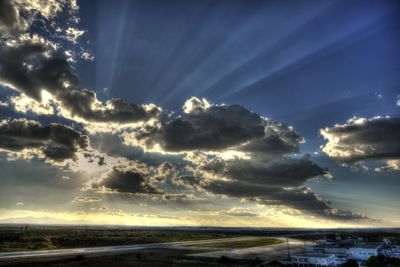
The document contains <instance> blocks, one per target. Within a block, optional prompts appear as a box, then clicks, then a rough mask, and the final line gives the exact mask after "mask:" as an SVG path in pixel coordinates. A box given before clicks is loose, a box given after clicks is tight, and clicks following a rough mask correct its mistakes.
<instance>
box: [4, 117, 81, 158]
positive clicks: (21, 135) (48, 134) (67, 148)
mask: <svg viewBox="0 0 400 267" xmlns="http://www.w3.org/2000/svg"><path fill="white" fill-rule="evenodd" d="M87 145H88V140H87V136H85V135H83V134H82V133H80V132H78V131H75V130H74V129H72V128H70V127H68V126H65V125H62V124H57V123H51V124H49V125H41V124H40V123H39V122H36V121H32V120H27V119H14V120H2V121H0V149H2V150H6V151H14V152H21V151H23V150H25V149H27V150H29V149H39V150H40V151H41V152H42V153H43V154H44V155H45V156H46V157H47V158H49V159H52V160H55V161H63V160H65V159H73V158H74V157H75V153H76V152H77V151H78V150H79V149H84V148H86V147H87Z"/></svg>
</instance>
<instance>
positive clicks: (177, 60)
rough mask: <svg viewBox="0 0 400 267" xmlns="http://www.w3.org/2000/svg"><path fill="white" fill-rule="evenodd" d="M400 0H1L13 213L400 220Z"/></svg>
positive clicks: (2, 164)
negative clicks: (399, 0)
mask: <svg viewBox="0 0 400 267" xmlns="http://www.w3.org/2000/svg"><path fill="white" fill-rule="evenodd" d="M399 47H400V4H399V2H398V1H390V0H388V1H372V0H367V1H356V0H352V1H333V0H332V1H256V0H253V1H245V0H237V1H223V0H219V1H215V0H212V1H196V0H190V1H187V0H185V1H184V0H168V1H161V0H158V1H156V0H154V1H148V0H142V1H138V0H115V1H106V0H94V1H76V0H54V1H39V0H31V1H22V0H5V1H0V170H1V172H0V182H1V186H0V223H49V224H107V225H111V224H112V225H141V226H235V227H313V228H324V227H400V208H399V205H398V203H400V196H399V193H398V192H399V189H400V179H399V178H400V75H398V74H399V73H400V61H399V58H400V49H399Z"/></svg>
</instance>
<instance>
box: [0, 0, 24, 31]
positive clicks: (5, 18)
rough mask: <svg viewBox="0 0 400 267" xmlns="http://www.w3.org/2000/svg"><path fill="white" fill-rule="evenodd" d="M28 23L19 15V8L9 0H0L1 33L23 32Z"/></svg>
mask: <svg viewBox="0 0 400 267" xmlns="http://www.w3.org/2000/svg"><path fill="white" fill-rule="evenodd" d="M26 27H27V23H26V21H24V20H22V19H21V18H20V16H19V11H18V9H17V8H16V7H15V6H14V5H13V4H12V2H11V1H9V0H2V1H0V35H9V34H15V33H19V32H22V31H24V30H25V29H26Z"/></svg>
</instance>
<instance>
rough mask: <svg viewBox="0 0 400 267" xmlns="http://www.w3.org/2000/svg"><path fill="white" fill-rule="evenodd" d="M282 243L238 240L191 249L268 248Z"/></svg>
mask: <svg viewBox="0 0 400 267" xmlns="http://www.w3.org/2000/svg"><path fill="white" fill-rule="evenodd" d="M280 243H283V241H282V240H280V239H276V238H257V239H251V240H240V241H230V242H215V243H209V244H199V245H191V247H198V248H199V247H201V248H250V247H260V246H269V245H275V244H280Z"/></svg>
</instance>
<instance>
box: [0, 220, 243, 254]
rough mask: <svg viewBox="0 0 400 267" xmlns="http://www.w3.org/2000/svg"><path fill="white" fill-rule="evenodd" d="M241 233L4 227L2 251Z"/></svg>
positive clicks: (0, 242) (0, 229) (1, 230)
mask: <svg viewBox="0 0 400 267" xmlns="http://www.w3.org/2000/svg"><path fill="white" fill-rule="evenodd" d="M235 236H238V235H234V234H226V233H221V232H220V233H215V232H204V231H198V232H196V231H174V230H169V231H168V230H143V229H133V228H115V229H114V228H93V227H89V228H88V227H54V226H53V227H44V226H31V227H30V228H29V229H27V230H26V229H21V227H0V252H12V251H22V250H41V249H59V248H79V247H97V246H111V245H132V244H147V243H161V242H173V241H187V240H202V239H214V238H225V237H235Z"/></svg>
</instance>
